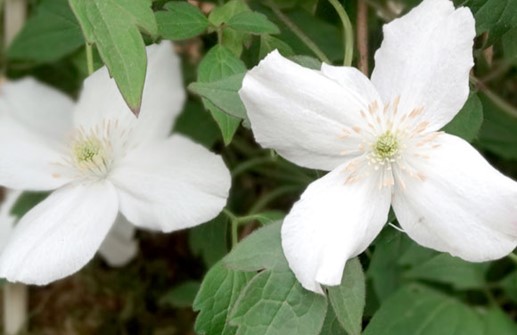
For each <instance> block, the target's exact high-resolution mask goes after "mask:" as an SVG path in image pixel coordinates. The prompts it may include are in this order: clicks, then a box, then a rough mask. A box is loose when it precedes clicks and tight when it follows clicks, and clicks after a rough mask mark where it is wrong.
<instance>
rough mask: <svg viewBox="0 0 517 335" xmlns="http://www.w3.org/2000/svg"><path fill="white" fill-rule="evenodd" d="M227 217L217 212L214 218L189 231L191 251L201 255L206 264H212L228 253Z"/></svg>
mask: <svg viewBox="0 0 517 335" xmlns="http://www.w3.org/2000/svg"><path fill="white" fill-rule="evenodd" d="M227 232H228V217H227V216H226V215H224V214H219V216H217V217H216V218H215V219H213V220H211V221H210V222H207V223H205V224H202V225H200V226H197V227H194V228H192V229H191V230H190V231H189V244H190V249H191V250H192V253H193V254H194V255H196V256H198V255H199V256H201V257H202V258H203V261H204V262H205V264H206V265H207V266H209V267H210V266H212V265H214V264H215V263H217V262H218V261H219V260H220V259H221V258H223V257H224V255H226V254H227V253H228V245H227V243H228V242H227Z"/></svg>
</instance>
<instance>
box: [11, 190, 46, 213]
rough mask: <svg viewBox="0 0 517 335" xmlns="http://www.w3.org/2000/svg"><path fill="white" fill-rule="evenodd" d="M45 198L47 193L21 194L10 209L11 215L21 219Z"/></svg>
mask: <svg viewBox="0 0 517 335" xmlns="http://www.w3.org/2000/svg"><path fill="white" fill-rule="evenodd" d="M47 196H48V193H47V192H23V193H22V195H21V196H20V197H19V198H18V200H16V203H15V204H14V206H13V208H11V214H12V215H14V216H16V217H18V218H21V217H22V216H24V215H25V214H26V213H27V212H28V211H30V210H31V209H32V208H33V207H34V206H36V205H37V204H39V203H40V202H42V201H43V200H45V198H46V197H47Z"/></svg>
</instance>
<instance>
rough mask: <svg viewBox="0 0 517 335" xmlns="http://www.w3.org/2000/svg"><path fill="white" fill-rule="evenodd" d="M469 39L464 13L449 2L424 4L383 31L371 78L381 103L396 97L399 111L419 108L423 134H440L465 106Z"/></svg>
mask: <svg viewBox="0 0 517 335" xmlns="http://www.w3.org/2000/svg"><path fill="white" fill-rule="evenodd" d="M475 35H476V33H475V29H474V18H473V16H472V13H471V12H470V10H469V9H468V8H459V9H457V10H455V9H454V5H453V3H452V1H449V0H424V1H423V2H422V3H421V4H420V5H419V6H417V7H416V8H415V9H413V10H412V11H411V12H409V13H408V14H407V15H405V16H403V17H402V18H400V19H397V20H394V21H392V22H391V23H389V24H387V25H385V26H384V41H383V42H382V45H381V47H380V49H379V50H378V51H377V53H376V54H375V69H374V71H373V73H372V81H373V83H374V84H375V86H376V87H377V89H378V90H379V92H380V94H381V95H382V98H383V100H384V102H390V101H391V102H393V101H394V99H395V98H396V97H397V96H400V104H399V110H401V111H402V112H405V113H409V112H411V110H413V109H414V108H416V107H423V108H424V113H423V114H422V115H421V119H424V120H426V121H429V122H430V125H429V129H430V130H438V129H440V128H442V127H443V126H444V125H446V124H447V123H448V122H449V121H450V120H452V118H453V117H454V116H455V115H456V114H457V113H458V112H459V110H460V109H461V107H462V106H463V104H464V103H465V101H467V98H468V93H469V71H470V69H471V68H472V66H473V65H474V62H473V57H472V45H473V39H474V37H475Z"/></svg>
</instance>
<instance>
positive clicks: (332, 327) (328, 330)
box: [320, 308, 348, 335]
mask: <svg viewBox="0 0 517 335" xmlns="http://www.w3.org/2000/svg"><path fill="white" fill-rule="evenodd" d="M320 335H348V334H347V332H346V331H345V330H344V329H343V328H342V327H341V324H340V323H339V321H338V320H337V317H336V314H335V313H334V310H333V309H332V308H327V315H326V316H325V321H324V322H323V327H322V328H321V332H320Z"/></svg>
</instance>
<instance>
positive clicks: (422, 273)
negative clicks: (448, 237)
mask: <svg viewBox="0 0 517 335" xmlns="http://www.w3.org/2000/svg"><path fill="white" fill-rule="evenodd" d="M489 265H490V264H489V263H470V262H467V261H464V260H462V259H460V258H457V257H453V256H451V255H449V254H439V255H437V256H435V257H433V258H431V259H429V260H427V261H425V262H423V263H422V264H420V265H418V266H416V267H414V268H412V269H410V270H409V271H407V272H405V273H404V276H405V277H406V278H411V279H424V280H429V281H435V282H439V283H444V284H450V285H452V286H453V287H454V288H456V289H459V290H466V289H482V288H484V287H485V286H486V280H485V274H486V271H487V270H488V266H489Z"/></svg>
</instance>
